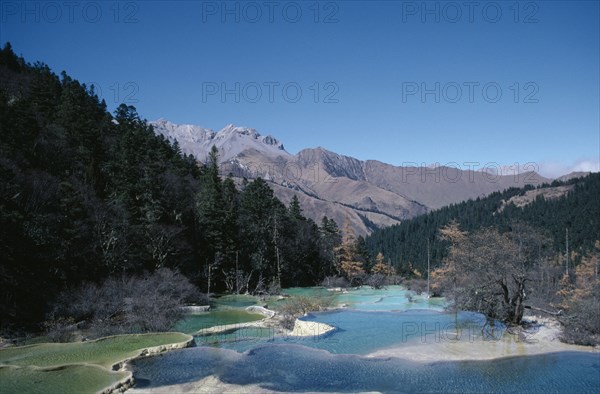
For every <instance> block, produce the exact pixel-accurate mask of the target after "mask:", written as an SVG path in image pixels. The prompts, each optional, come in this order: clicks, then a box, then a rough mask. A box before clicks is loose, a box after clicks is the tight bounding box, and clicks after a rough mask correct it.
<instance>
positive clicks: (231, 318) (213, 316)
mask: <svg viewBox="0 0 600 394" xmlns="http://www.w3.org/2000/svg"><path fill="white" fill-rule="evenodd" d="M263 318H264V316H263V315H260V314H257V313H249V312H246V311H244V310H235V309H225V310H216V311H211V312H202V313H197V314H191V315H186V316H184V318H183V319H182V320H180V321H179V322H178V323H177V324H176V325H175V328H174V331H179V332H184V333H186V334H193V333H195V332H197V331H198V330H201V329H204V328H209V327H215V326H224V325H228V324H237V323H246V322H251V321H257V320H261V319H263Z"/></svg>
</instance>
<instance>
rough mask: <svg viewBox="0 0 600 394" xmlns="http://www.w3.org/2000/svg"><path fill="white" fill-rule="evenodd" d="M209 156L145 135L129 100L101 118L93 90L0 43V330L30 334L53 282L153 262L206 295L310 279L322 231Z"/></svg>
mask: <svg viewBox="0 0 600 394" xmlns="http://www.w3.org/2000/svg"><path fill="white" fill-rule="evenodd" d="M218 154H219V153H218V151H217V150H216V149H215V150H213V151H212V152H211V155H210V159H209V160H208V162H207V163H198V162H197V161H196V160H195V159H194V158H193V157H191V156H186V155H184V154H182V153H181V151H180V150H179V148H178V146H177V145H176V144H175V145H172V144H170V143H169V142H168V141H166V140H165V139H164V138H163V137H158V136H156V135H155V134H154V132H153V130H152V127H151V126H149V125H148V124H147V123H146V121H145V120H144V119H142V118H141V116H140V115H139V114H138V113H137V112H136V109H135V108H134V107H132V106H127V105H124V104H121V105H120V106H119V107H118V108H117V110H116V111H115V112H114V114H110V113H109V112H107V107H106V104H105V102H104V101H103V100H102V101H100V100H99V99H98V97H97V95H96V94H95V93H94V87H93V86H85V85H83V84H81V83H79V82H78V81H77V80H75V79H73V78H71V77H69V75H68V74H66V73H65V72H62V73H61V74H60V76H57V75H56V74H55V73H53V72H52V70H51V69H50V68H49V67H48V66H46V65H45V64H42V63H35V64H29V63H27V62H26V61H25V60H24V59H22V58H20V57H18V56H17V55H15V53H14V51H13V50H12V48H11V46H10V44H7V45H6V46H5V47H4V48H3V49H2V50H1V51H0V260H1V264H0V313H1V316H2V318H1V321H2V326H3V327H5V328H7V327H18V328H24V329H31V330H35V329H36V328H38V327H39V324H40V322H42V321H43V320H44V319H45V318H46V316H47V313H48V311H49V310H50V309H51V307H52V304H53V302H54V300H55V299H56V298H57V296H58V295H59V294H60V293H61V292H64V291H65V290H69V289H74V288H76V287H77V286H79V285H80V284H82V283H84V282H92V283H101V282H102V281H103V280H104V279H106V278H108V277H120V276H123V275H129V276H133V275H140V274H142V273H144V272H153V271H156V270H158V269H160V268H170V269H174V270H178V271H180V272H181V273H183V274H184V275H185V276H186V277H187V278H188V279H189V280H190V281H191V282H192V283H193V284H195V285H196V286H197V287H198V288H199V289H200V290H201V291H202V292H208V293H215V292H222V291H227V290H229V291H233V292H240V291H251V292H256V293H260V292H261V291H263V289H264V290H265V291H266V290H268V288H269V286H276V287H280V286H301V285H314V284H316V283H318V282H320V280H321V279H322V278H323V277H324V276H325V275H326V274H329V273H330V271H331V267H332V266H333V263H332V261H330V260H331V259H332V258H333V254H332V252H331V251H332V248H333V246H334V245H333V244H332V243H331V241H330V239H331V238H332V237H333V236H332V235H328V229H320V228H319V227H318V226H317V225H316V224H315V223H314V222H313V221H312V220H310V219H307V218H305V217H304V216H303V214H302V210H301V207H300V206H299V204H298V201H297V200H295V201H294V202H293V203H292V205H291V207H286V206H284V205H283V204H282V203H281V201H279V200H278V199H277V198H275V197H274V195H273V191H272V190H271V189H270V188H269V186H268V184H267V183H266V182H265V181H263V180H262V179H256V180H254V181H252V182H246V183H244V184H243V185H238V186H236V184H235V183H234V181H233V179H230V178H225V179H223V178H222V177H221V176H220V174H219V171H218V167H217V163H218ZM326 223H327V224H329V222H326ZM233 278H237V279H243V281H240V280H237V281H235V280H233ZM234 282H236V283H238V288H236V289H234V288H231V284H232V283H234ZM241 282H243V284H244V286H245V288H239V286H240V283H241Z"/></svg>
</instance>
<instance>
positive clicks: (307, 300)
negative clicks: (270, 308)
mask: <svg viewBox="0 0 600 394" xmlns="http://www.w3.org/2000/svg"><path fill="white" fill-rule="evenodd" d="M332 304H333V297H332V296H319V297H306V296H294V297H290V298H289V299H288V300H287V301H286V302H285V304H283V306H282V307H281V315H282V323H281V324H282V326H283V327H284V328H287V329H289V330H291V329H292V328H294V322H295V320H296V318H298V317H300V316H303V315H305V314H307V313H309V312H316V311H321V310H324V309H326V308H327V307H330V306H331V305H332Z"/></svg>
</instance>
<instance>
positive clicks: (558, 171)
mask: <svg viewBox="0 0 600 394" xmlns="http://www.w3.org/2000/svg"><path fill="white" fill-rule="evenodd" d="M580 171H581V172H600V158H598V157H597V158H592V159H589V158H586V159H579V160H577V161H575V162H572V163H564V162H557V161H543V162H541V163H540V164H539V172H540V174H541V175H543V176H545V177H547V178H558V177H559V176H562V175H566V174H569V173H571V172H580Z"/></svg>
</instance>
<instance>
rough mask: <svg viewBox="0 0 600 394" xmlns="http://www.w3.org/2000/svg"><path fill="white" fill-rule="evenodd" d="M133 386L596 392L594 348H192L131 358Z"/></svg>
mask: <svg viewBox="0 0 600 394" xmlns="http://www.w3.org/2000/svg"><path fill="white" fill-rule="evenodd" d="M133 368H134V374H135V376H136V379H141V382H142V384H138V387H160V386H164V385H172V384H181V383H189V382H194V381H197V380H200V379H202V378H205V377H207V376H209V375H215V376H217V377H218V378H219V379H220V380H222V381H223V382H225V383H230V384H236V385H246V384H258V385H260V386H261V387H264V388H268V389H272V390H277V391H316V392H330V391H338V392H352V391H379V392H434V393H458V392H461V393H462V392H478V393H479V392H548V393H552V392H596V391H597V390H598V388H599V387H600V359H599V356H598V355H597V354H590V353H577V352H562V353H551V354H544V355H538V356H528V357H514V358H506V359H499V360H490V361H459V362H438V363H430V364H418V363H413V362H411V361H407V360H401V359H397V358H385V359H378V358H364V357H358V356H340V355H332V354H330V353H328V352H324V351H321V350H317V349H311V348H307V347H303V346H296V345H265V346H260V347H257V348H255V349H252V350H250V351H248V352H247V353H244V354H239V353H235V352H232V351H227V350H221V349H214V348H203V347H200V348H191V349H184V350H180V351H175V352H172V353H167V354H164V355H161V356H157V357H151V358H144V359H140V360H137V361H135V363H134V366H133Z"/></svg>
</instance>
